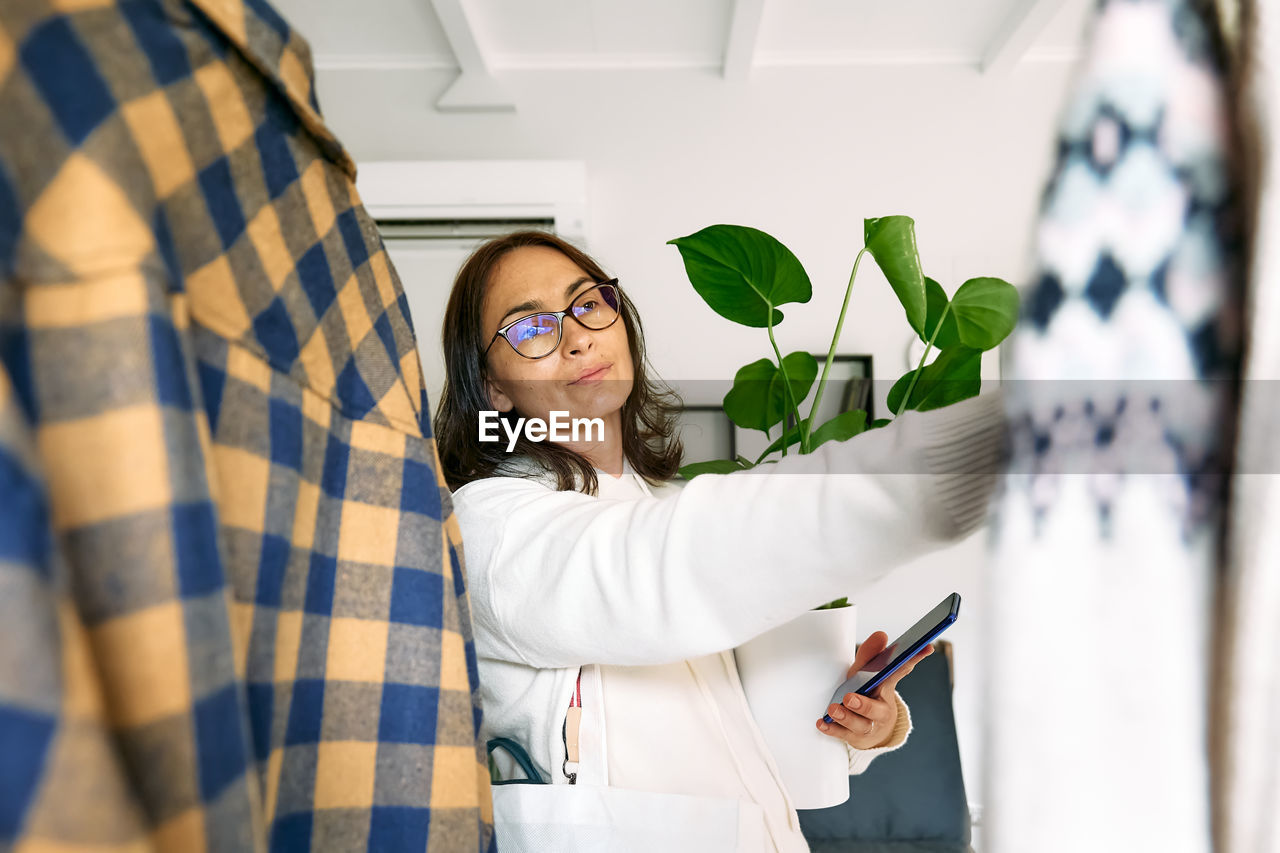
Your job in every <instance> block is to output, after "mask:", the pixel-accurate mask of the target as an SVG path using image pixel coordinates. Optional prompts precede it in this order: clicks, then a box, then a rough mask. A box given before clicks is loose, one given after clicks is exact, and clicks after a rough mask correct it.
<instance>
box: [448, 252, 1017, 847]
mask: <svg viewBox="0 0 1280 853" xmlns="http://www.w3.org/2000/svg"><path fill="white" fill-rule="evenodd" d="M562 309H563V310H562ZM443 339H444V347H445V359H446V364H447V382H446V385H445V389H444V393H443V397H442V400H441V405H440V407H439V410H438V413H437V416H436V419H435V431H436V437H437V442H438V446H439V452H440V456H441V461H442V467H443V470H444V471H445V476H446V477H447V478H448V481H449V485H450V487H451V488H453V489H454V490H455V494H454V507H455V510H456V512H457V514H458V519H459V522H460V524H461V526H462V530H463V541H464V542H465V546H464V547H465V557H466V566H467V575H468V580H469V582H470V587H471V601H472V606H473V609H474V613H473V619H474V624H475V630H476V648H477V653H478V655H479V656H480V663H479V665H480V682H481V690H482V696H483V700H484V708H485V716H484V723H483V729H482V737H484V738H485V739H488V738H491V737H496V736H505V737H509V738H512V739H513V740H515V741H517V742H518V743H521V744H523V745H524V746H526V747H527V748H528V749H529V752H530V754H531V756H532V758H533V760H534V762H535V764H536V765H537V767H538V769H539V770H540V771H541V772H542V773H543V774H544V778H547V779H550V780H551V781H552V782H553V783H565V782H568V781H570V776H571V774H572V771H573V768H572V766H569V765H567V758H568V750H567V743H566V741H567V740H570V739H571V738H570V737H569V735H568V727H567V725H566V714H567V711H568V707H569V705H570V704H573V705H577V706H580V707H581V708H582V710H581V712H580V713H581V715H582V726H583V731H584V732H587V731H590V732H593V733H595V734H596V735H597V736H598V738H599V739H600V741H601V742H602V743H603V744H604V747H605V753H606V755H607V777H608V784H610V785H613V786H618V787H622V788H632V789H639V790H648V791H662V792H669V793H678V794H686V795H692V796H701V797H710V798H729V799H735V800H737V801H738V802H739V803H740V804H742V806H743V809H744V812H743V813H744V814H746V815H748V817H747V818H745V819H744V820H745V822H747V823H751V822H754V823H756V826H755V830H756V831H757V832H758V836H759V844H758V847H759V849H760V850H779V851H789V850H805V849H807V846H806V845H805V842H804V840H803V837H802V836H801V835H800V831H799V823H798V819H797V816H796V813H795V810H794V809H793V808H792V807H791V805H790V802H789V800H788V798H787V794H786V791H785V789H784V787H783V785H782V783H781V781H780V780H779V779H778V777H777V773H776V770H775V767H774V764H773V760H772V757H771V756H770V755H769V754H768V750H767V748H766V747H765V746H764V745H763V742H762V740H761V738H760V736H759V732H758V731H757V729H756V726H755V723H754V721H753V719H752V718H751V713H750V709H749V708H748V706H747V704H746V700H745V697H744V695H743V693H742V687H741V684H740V682H739V680H738V674H737V671H736V669H735V667H734V663H733V656H732V653H731V652H726V651H724V650H727V649H733V648H734V647H735V646H737V645H739V644H741V643H742V642H744V641H746V640H748V639H750V638H751V637H753V636H755V635H757V634H759V633H761V632H763V631H765V630H767V629H769V628H771V627H774V626H776V625H779V624H781V623H783V622H786V621H788V620H790V619H792V618H794V617H796V616H798V615H800V614H801V613H802V612H804V611H805V610H807V609H809V608H811V607H814V606H816V605H818V604H821V603H823V602H824V601H829V600H831V599H834V598H837V597H839V596H842V595H846V594H851V593H857V591H858V590H860V589H862V588H865V587H866V586H867V585H868V584H870V583H871V582H872V581H874V580H875V579H877V578H878V577H880V576H881V575H883V574H884V573H885V572H886V571H887V570H888V569H890V568H891V567H892V566H894V565H896V564H899V563H902V562H904V561H906V560H908V559H910V558H912V557H915V556H918V555H919V554H921V553H924V552H926V551H928V550H931V549H932V548H935V547H938V546H940V545H942V544H945V543H946V542H948V541H951V540H953V539H955V538H957V537H959V536H960V535H963V534H964V533H965V532H967V531H969V530H971V529H972V528H973V527H975V526H976V525H977V524H978V523H979V522H980V521H981V519H982V517H983V514H984V510H985V506H986V501H987V497H988V494H989V490H990V487H991V484H992V482H993V480H994V478H993V477H989V476H974V475H971V474H956V473H948V472H945V471H943V470H941V468H940V466H941V465H943V464H945V463H946V462H948V461H950V460H953V459H955V458H956V457H957V456H958V457H960V458H964V459H965V460H966V461H967V462H969V463H970V465H971V467H970V468H969V470H971V471H972V470H982V468H981V467H976V468H975V467H972V465H977V466H981V465H982V464H983V460H986V461H987V462H988V463H989V464H987V467H986V470H988V471H990V470H993V469H994V462H995V457H996V455H997V453H998V445H999V438H1000V429H999V426H1000V422H1001V411H1000V407H999V405H998V401H995V402H993V401H992V400H989V399H987V398H978V399H977V400H973V401H966V402H965V403H962V404H959V405H956V406H953V407H950V408H949V409H946V410H942V411H938V412H932V413H928V414H924V415H921V414H917V413H910V414H908V415H906V416H904V417H903V418H900V419H899V421H898V422H897V423H895V424H894V425H893V426H891V427H890V428H886V429H883V430H879V431H877V432H874V433H870V434H867V435H864V436H861V437H859V438H858V439H856V440H854V441H851V442H843V443H837V442H832V443H828V444H826V445H824V446H823V447H821V448H819V449H818V450H817V451H815V452H814V453H813V454H810V455H808V456H804V457H797V456H792V457H789V458H787V459H784V460H782V461H781V462H779V463H777V464H775V465H766V466H761V467H760V468H757V469H754V470H752V471H747V472H740V473H735V474H731V475H727V476H713V475H706V476H703V477H699V478H698V479H696V480H693V481H691V482H689V483H687V484H685V485H684V486H683V487H680V486H677V485H676V484H673V483H669V482H667V481H668V480H670V479H671V478H672V477H673V476H674V475H675V472H676V468H677V466H678V465H679V463H680V447H679V444H678V442H677V441H675V440H673V438H672V431H673V424H674V413H675V406H676V401H675V399H674V396H673V395H671V394H670V393H669V392H664V391H663V390H662V389H661V387H660V386H659V385H658V384H657V383H656V382H654V381H653V380H651V379H650V378H649V377H648V375H647V372H646V364H645V358H644V346H643V336H642V332H641V326H640V320H639V317H638V316H637V314H636V311H635V309H634V306H633V305H632V303H631V302H630V301H629V300H628V299H627V296H626V294H625V292H624V291H622V290H621V289H620V287H619V286H618V285H617V284H616V282H614V281H613V280H611V279H610V278H609V276H608V275H606V273H605V272H604V270H602V269H601V268H600V266H599V265H598V264H597V263H596V262H595V261H594V260H592V259H591V258H590V257H588V256H587V255H586V254H584V253H583V252H582V251H581V250H579V249H577V248H576V247H574V246H572V245H570V244H568V243H565V242H563V241H561V240H559V239H558V238H556V237H554V236H551V235H548V234H544V233H540V232H522V233H517V234H512V235H509V236H506V237H502V238H498V239H495V240H493V241H490V242H489V243H486V244H485V245H483V246H482V247H480V248H479V249H478V250H477V251H476V252H475V253H474V254H473V255H472V256H471V258H470V259H469V260H468V261H467V262H466V263H465V264H464V265H463V267H462V269H461V270H460V271H459V273H458V277H457V280H456V281H455V284H454V288H453V292H452V294H451V296H450V299H449V304H448V308H447V310H446V314H445V319H444V330H443ZM495 410H496V411H498V412H500V413H502V414H501V417H503V418H504V419H507V420H508V422H510V423H514V419H515V418H517V417H524V418H535V417H536V418H540V419H542V420H543V421H550V420H551V413H552V412H556V411H559V412H568V413H570V415H571V416H572V417H574V418H598V419H600V421H601V422H602V423H603V427H604V429H603V433H602V434H599V433H596V434H592V435H591V436H590V438H588V437H587V436H585V435H583V434H581V433H580V434H579V435H578V436H577V440H576V441H575V440H569V441H560V442H550V441H533V440H530V439H529V438H528V437H524V436H522V437H520V438H518V440H517V442H516V444H515V446H514V448H513V450H512V452H508V449H507V448H508V433H507V431H506V429H505V428H504V429H503V430H501V431H499V434H500V440H498V441H480V440H478V435H479V433H480V430H479V429H478V424H479V422H480V420H481V415H482V413H483V412H486V411H495ZM783 531H785V533H783ZM886 641H887V638H886V637H885V636H884V634H883V633H880V632H877V633H876V634H874V635H872V637H871V638H869V639H868V640H867V642H866V643H864V644H863V647H862V649H861V650H860V653H859V655H858V659H857V660H856V661H855V662H854V665H853V666H852V667H851V670H853V669H858V668H860V667H861V664H862V662H863V661H864V660H867V659H869V658H870V657H871V656H873V655H874V654H877V653H878V652H879V651H880V650H881V649H882V648H883V647H884V645H885V643H886ZM926 653H927V652H926ZM921 657H923V654H922V655H921ZM917 660H918V658H917ZM914 663H915V661H913V662H912V664H913V665H914ZM904 669H905V670H906V671H909V668H904ZM906 671H903V672H902V673H901V675H905V674H906ZM899 677H901V676H899ZM896 681H897V679H896V678H895V679H892V680H891V683H889V684H887V685H886V687H885V689H884V690H882V691H881V692H880V693H879V695H878V696H877V697H876V698H862V699H859V698H858V697H852V696H851V697H848V701H847V702H846V703H845V705H844V706H843V707H842V706H839V705H832V706H831V707H830V708H828V713H829V714H830V715H831V716H832V717H833V718H834V719H835V721H836V722H835V723H834V724H831V725H828V724H827V723H825V722H823V721H821V720H817V719H815V726H817V727H818V729H819V730H820V731H822V732H823V733H824V734H827V735H829V736H831V737H835V738H839V739H840V740H842V741H844V742H845V743H846V744H847V745H848V746H849V754H850V762H849V767H850V772H851V773H857V772H861V770H862V769H863V768H865V767H866V765H867V763H868V762H869V761H870V760H871V758H873V757H874V756H875V755H877V754H879V753H880V752H884V751H886V750H889V749H893V748H896V747H897V746H899V745H900V744H901V743H902V742H903V740H904V739H905V737H906V735H907V732H908V730H909V728H910V720H909V716H908V714H907V710H906V707H905V706H904V705H903V704H902V702H901V700H900V699H898V697H897V694H896V692H895V690H894V689H893V688H894V686H895V685H896ZM579 696H581V697H582V699H581V701H579V699H578V697H579ZM815 711H817V709H815ZM753 816H754V817H753ZM749 829H750V828H748V830H749Z"/></svg>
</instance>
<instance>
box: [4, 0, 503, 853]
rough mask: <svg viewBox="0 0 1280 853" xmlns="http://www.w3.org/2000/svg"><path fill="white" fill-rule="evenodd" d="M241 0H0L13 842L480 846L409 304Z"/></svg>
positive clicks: (7, 733)
mask: <svg viewBox="0 0 1280 853" xmlns="http://www.w3.org/2000/svg"><path fill="white" fill-rule="evenodd" d="M312 79H313V78H312V71H311V60H310V55H309V49H308V47H307V45H306V43H305V42H304V41H303V40H302V39H301V38H300V37H299V35H298V34H297V33H296V32H294V31H293V30H291V29H290V27H289V25H288V24H287V23H286V22H285V21H284V20H283V19H281V18H280V16H279V15H278V14H277V13H276V12H275V11H273V10H272V9H271V8H270V7H269V6H267V5H266V3H265V2H262V0H247V2H244V3H241V2H239V0H194V2H182V1H181V0H127V1H126V2H109V0H4V2H3V3H2V4H0V851H8V850H14V851H70V850H113V851H114V850H122V851H123V850H130V851H133V850H144V849H163V850H173V851H184V853H187V851H203V850H219V851H243V850H265V849H272V850H277V849H278V850H299V849H316V850H347V849H362V848H366V847H368V848H371V849H378V850H418V851H420V850H427V851H447V852H448V853H452V851H463V850H477V849H479V850H486V849H490V848H491V847H492V844H493V842H492V829H491V816H490V808H489V803H490V795H489V788H488V774H487V772H486V771H485V769H484V768H485V764H484V757H483V752H482V750H481V749H480V748H479V746H478V744H477V741H476V736H477V731H478V724H479V716H480V710H479V699H478V690H477V681H476V667H475V656H474V651H473V646H472V640H471V630H470V617H469V614H468V609H467V596H466V589H465V587H464V585H463V584H464V576H463V573H462V570H461V568H462V567H461V564H460V561H461V549H460V541H459V535H458V526H457V523H456V521H455V520H454V518H453V516H452V510H451V504H450V502H449V497H448V493H447V491H446V490H445V489H444V488H443V485H442V484H443V480H442V479H441V478H440V476H439V473H438V471H439V466H438V462H437V456H436V450H435V444H434V441H433V440H432V439H431V435H430V430H429V424H430V418H429V415H428V412H427V407H426V400H425V395H424V393H423V384H422V379H421V373H420V368H419V363H418V355H417V349H416V345H415V340H414V335H413V331H412V329H411V327H410V323H409V315H408V309H407V307H406V304H405V300H404V296H403V294H402V291H401V288H400V285H399V282H398V280H397V278H396V275H395V272H394V270H393V269H392V268H391V266H390V264H389V262H388V260H387V255H386V252H385V250H384V248H383V245H382V243H381V240H380V239H379V237H378V234H377V231H376V229H375V227H374V223H373V222H372V221H371V220H370V218H369V216H368V215H367V214H366V213H365V211H364V209H363V207H362V206H361V204H360V201H359V199H358V197H357V196H356V193H355V189H354V183H353V173H354V170H353V167H352V164H351V161H350V159H349V158H348V156H347V155H346V153H345V152H344V150H343V149H342V147H341V146H340V145H339V144H338V142H337V141H336V140H335V139H334V138H333V136H332V135H331V134H330V132H329V131H328V130H327V129H326V128H325V126H324V124H323V121H322V119H321V117H320V114H319V112H318V108H317V102H316V98H315V96H314V90H313V83H312Z"/></svg>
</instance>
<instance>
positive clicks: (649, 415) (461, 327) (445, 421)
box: [433, 231, 683, 495]
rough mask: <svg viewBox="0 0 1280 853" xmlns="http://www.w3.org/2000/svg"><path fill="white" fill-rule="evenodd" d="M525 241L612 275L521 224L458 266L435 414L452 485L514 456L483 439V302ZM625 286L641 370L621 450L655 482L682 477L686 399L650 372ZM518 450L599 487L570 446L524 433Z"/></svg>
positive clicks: (570, 483) (591, 489) (586, 487)
mask: <svg viewBox="0 0 1280 853" xmlns="http://www.w3.org/2000/svg"><path fill="white" fill-rule="evenodd" d="M524 246H544V247H546V248H549V249H555V250H556V251H557V252H560V253H561V254H563V255H564V256H565V257H567V258H568V259H569V260H571V261H573V262H574V263H575V264H577V265H578V267H579V268H581V269H582V271H583V272H585V273H586V274H587V275H589V276H591V277H592V278H594V279H595V280H596V281H605V280H607V279H608V278H609V276H608V275H606V274H605V272H604V270H603V269H601V267H600V265H599V264H598V263H596V262H595V260H593V259H592V258H591V257H590V256H588V255H587V254H586V253H585V252H583V251H582V250H581V249H579V248H578V247H577V246H574V245H573V244H571V243H568V242H566V241H564V240H562V239H561V238H559V237H557V236H555V235H554V234H550V233H547V232H544V231H517V232H514V233H512V234H507V235H506V236H503V237H497V238H495V239H493V240H490V241H488V242H487V243H485V244H483V245H482V246H480V247H479V248H478V249H476V250H475V252H473V253H472V254H471V257H469V258H467V260H466V262H465V263H464V264H463V265H462V269H460V270H458V276H457V278H455V279H454V282H453V291H452V292H451V293H450V294H449V305H448V307H447V308H446V309H445V314H444V327H443V329H442V330H441V338H442V340H443V341H444V360H445V383H444V391H443V393H442V394H441V395H440V406H439V408H438V410H437V411H436V415H435V418H434V420H433V427H434V430H435V436H436V445H437V448H438V450H439V452H440V464H441V467H442V468H443V469H444V476H445V480H446V481H447V482H448V483H449V488H451V489H457V488H460V487H462V486H463V485H464V484H466V483H470V482H471V481H472V480H479V479H483V478H485V477H493V476H496V475H497V472H498V469H499V467H500V466H501V465H502V464H503V463H505V462H507V461H508V460H509V459H510V455H509V454H507V453H506V452H505V446H504V445H503V444H501V443H497V442H494V443H483V442H480V441H477V440H476V430H477V424H478V423H479V417H480V412H481V411H490V410H492V409H493V404H492V402H490V400H489V395H488V392H487V390H486V383H485V381H486V379H487V378H488V376H489V367H488V361H487V359H486V356H485V347H486V346H487V344H488V343H489V341H487V340H486V339H485V330H484V329H483V328H482V322H483V321H482V307H483V305H484V295H485V289H486V287H487V286H488V283H489V278H490V276H492V274H493V271H494V269H495V268H496V267H497V266H498V262H499V261H501V260H502V258H503V257H504V256H505V255H506V254H507V253H508V252H510V251H512V250H513V249H518V248H522V247H524ZM619 293H620V294H621V299H622V305H621V312H622V322H623V324H625V326H626V329H627V342H628V347H629V348H630V350H631V362H632V364H633V365H634V369H635V382H634V384H633V385H632V388H631V393H630V394H629V395H628V396H627V400H626V402H625V403H623V405H622V413H621V418H622V452H623V455H624V456H625V457H626V459H627V461H628V462H629V463H631V467H632V468H633V469H634V470H635V472H636V473H637V474H639V475H640V476H642V477H644V479H645V480H646V481H647V482H649V483H650V484H654V483H657V482H659V481H662V480H667V479H670V478H671V477H673V476H675V473H676V469H677V468H678V467H679V466H680V457H681V455H682V453H683V448H682V447H681V444H680V439H679V438H678V437H676V436H675V428H676V417H677V413H678V411H679V408H680V398H679V396H678V395H677V394H676V393H675V392H674V391H673V390H672V389H671V388H670V387H668V386H667V385H666V384H665V383H663V382H661V381H660V380H658V379H657V378H656V377H655V378H650V377H649V375H648V372H647V368H648V365H647V364H646V362H645V354H644V332H643V330H642V328H641V325H640V315H639V314H638V313H637V312H636V309H635V306H634V305H633V304H632V302H631V300H630V299H628V298H627V293H626V291H625V290H624V289H622V288H619ZM500 417H501V418H502V419H503V420H507V419H508V418H510V419H513V420H514V418H516V417H519V413H517V412H515V411H514V410H513V411H511V412H503V413H501V414H500ZM513 426H514V424H513ZM513 453H514V454H523V455H524V456H528V457H530V458H531V459H533V460H534V461H535V462H537V463H538V464H539V465H541V466H542V468H544V469H546V470H549V471H551V472H553V473H554V474H555V475H556V488H557V489H559V490H560V491H568V490H573V489H577V488H579V484H581V489H582V491H585V492H587V493H588V494H592V495H594V494H595V493H596V489H597V486H598V482H597V480H596V472H595V468H594V467H593V466H592V464H591V463H590V462H588V461H587V460H586V458H584V457H583V456H581V455H579V454H577V453H575V452H574V451H572V450H570V449H568V448H567V447H562V446H560V445H558V444H553V443H551V442H533V441H529V439H527V438H525V437H524V434H523V433H521V434H520V437H519V438H518V440H517V443H516V445H515V448H514V449H513Z"/></svg>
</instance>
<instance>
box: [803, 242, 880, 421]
mask: <svg viewBox="0 0 1280 853" xmlns="http://www.w3.org/2000/svg"><path fill="white" fill-rule="evenodd" d="M866 253H867V247H866V246H863V247H862V250H861V251H859V252H858V257H856V258H854V259H853V272H851V273H849V286H848V287H846V288H845V289H844V304H843V305H841V306H840V319H839V320H837V321H836V333H835V334H834V335H832V336H831V348H830V349H828V350H827V360H826V361H825V362H824V363H823V365H822V376H821V377H819V379H818V391H817V393H816V394H814V395H813V406H812V407H811V408H810V409H809V419H808V420H807V421H805V422H804V423H803V424H802V425H801V433H800V435H801V439H800V440H801V442H802V446H803V442H805V441H806V440H807V439H808V438H809V428H810V427H811V426H812V425H813V416H814V415H815V414H817V412H818V404H819V403H821V402H822V392H823V391H825V390H827V374H828V373H830V372H831V363H832V362H833V361H835V358H836V346H837V345H838V344H839V343H840V332H841V331H842V330H843V329H844V315H845V312H846V311H848V310H849V297H850V296H852V295H853V280H854V279H855V278H857V277H858V264H860V263H862V256H863V255H865V254H866ZM797 416H798V415H797Z"/></svg>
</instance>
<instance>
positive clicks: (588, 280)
mask: <svg viewBox="0 0 1280 853" xmlns="http://www.w3.org/2000/svg"><path fill="white" fill-rule="evenodd" d="M595 284H597V282H596V281H595V280H594V279H593V278H592V277H591V276H590V275H588V274H587V273H586V272H585V271H583V270H582V269H581V268H580V267H579V266H578V265H577V264H575V263H574V262H573V261H571V260H569V258H568V257H566V256H565V255H563V254H561V253H560V252H558V251H556V250H555V249H552V248H549V247H546V246H522V247H520V248H518V249H513V250H511V251H510V252H508V253H507V254H506V255H505V256H503V258H502V260H501V261H499V262H498V265H497V266H496V267H495V268H494V270H493V273H492V274H491V275H490V277H489V282H488V287H487V289H486V293H485V297H484V307H483V310H482V312H481V313H482V322H483V328H482V330H481V331H482V332H483V334H484V336H485V340H486V342H487V341H490V340H492V339H493V335H494V334H495V333H496V332H497V331H498V329H499V328H501V327H503V326H506V325H507V324H508V323H511V322H512V321H514V320H517V319H519V318H520V317H524V316H527V315H529V314H534V313H537V312H539V311H563V310H564V309H566V308H568V307H569V305H570V303H572V302H573V301H574V300H575V299H577V298H578V296H579V295H581V294H582V293H583V292H584V291H586V290H589V289H590V288H592V287H593V286H594V285H595ZM486 345H487V343H486ZM488 362H489V376H490V378H489V381H488V391H489V399H490V401H491V402H492V403H493V406H494V408H496V409H498V410H499V411H504V412H505V411H510V410H511V409H512V408H514V409H516V410H517V411H518V412H519V413H520V414H521V415H523V416H524V417H526V418H532V417H537V418H542V419H543V420H549V419H550V413H551V412H552V411H562V412H568V413H569V417H571V418H604V419H605V424H606V430H608V429H614V428H616V427H617V417H616V416H617V414H618V413H619V412H620V411H621V409H622V405H623V403H625V402H626V400H627V397H628V395H630V394H631V387H632V385H633V383H634V380H635V375H634V368H633V365H632V363H631V350H630V348H629V346H628V341H627V327H626V324H625V323H623V322H622V319H621V318H619V319H618V321H617V322H615V323H614V324H613V325H611V326H609V327H608V328H607V329H600V330H591V329H588V328H585V327H584V326H583V325H582V324H580V323H578V322H576V321H575V320H573V319H571V318H570V317H568V316H566V317H565V318H564V320H563V321H562V323H561V332H560V345H559V346H558V347H556V349H555V351H554V352H552V353H551V355H548V356H545V357H543V358H539V359H529V358H525V357H524V356H522V355H520V354H518V353H517V352H516V351H515V350H514V349H512V348H511V346H510V345H509V344H508V343H507V342H506V341H505V340H502V339H499V340H496V341H494V342H493V346H492V347H490V349H489V354H488Z"/></svg>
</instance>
